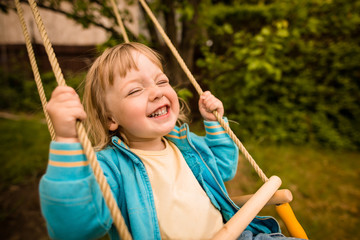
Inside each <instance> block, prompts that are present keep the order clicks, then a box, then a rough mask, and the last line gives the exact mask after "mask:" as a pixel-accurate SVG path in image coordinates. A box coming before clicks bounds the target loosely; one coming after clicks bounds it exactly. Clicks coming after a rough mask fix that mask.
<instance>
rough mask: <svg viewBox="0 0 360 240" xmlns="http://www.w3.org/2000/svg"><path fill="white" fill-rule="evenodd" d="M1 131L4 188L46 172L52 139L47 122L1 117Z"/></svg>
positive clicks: (0, 180)
mask: <svg viewBox="0 0 360 240" xmlns="http://www.w3.org/2000/svg"><path fill="white" fill-rule="evenodd" d="M0 132H1V135H0V164H1V168H0V182H1V185H0V190H1V189H2V188H4V187H7V186H9V185H13V184H19V183H23V182H26V181H27V180H28V179H29V178H32V179H35V178H37V177H38V176H39V174H42V173H43V172H44V170H45V168H46V162H47V155H48V149H49V141H50V135H49V133H48V132H47V127H46V125H45V124H44V123H41V122H40V121H39V120H36V119H33V120H25V119H23V120H18V121H14V120H7V119H0Z"/></svg>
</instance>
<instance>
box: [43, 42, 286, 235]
mask: <svg viewBox="0 0 360 240" xmlns="http://www.w3.org/2000/svg"><path fill="white" fill-rule="evenodd" d="M84 106H85V110H86V112H87V114H86V113H85V111H84V109H83V107H82V105H81V103H80V99H79V97H78V95H77V94H76V93H75V91H74V90H73V89H72V88H69V87H58V88H56V89H55V90H54V92H53V93H52V96H51V100H50V101H49V103H48V106H47V110H48V112H49V114H50V117H51V119H52V121H53V125H54V128H55V132H56V140H55V141H53V142H52V143H51V145H50V154H49V164H48V168H47V171H46V174H45V175H44V176H43V178H42V180H41V182H40V199H41V209H42V213H43V215H44V217H45V219H46V222H47V227H48V231H49V235H50V237H52V238H54V239H96V238H99V237H101V236H103V235H105V234H106V233H109V235H110V237H111V239H117V238H118V236H117V232H116V229H115V228H114V226H113V225H112V219H111V216H110V213H109V210H108V208H107V207H106V205H105V203H104V199H103V197H102V195H101V192H100V189H99V187H98V184H97V183H96V181H95V178H94V175H93V173H92V170H91V169H90V167H89V165H88V161H86V157H85V156H84V154H83V151H82V147H81V145H80V143H79V141H78V138H77V134H76V130H75V122H76V119H80V120H86V121H87V123H88V128H89V131H90V133H89V134H90V137H91V138H92V140H93V143H94V147H95V149H96V150H98V152H97V159H98V161H99V162H100V165H101V167H102V169H103V171H104V174H105V176H106V178H107V181H108V183H109V185H110V188H111V190H112V192H113V195H114V197H115V199H116V201H117V203H118V206H119V208H120V210H121V213H122V215H123V217H124V220H125V222H126V224H127V226H128V229H129V231H130V233H131V235H132V237H133V238H134V239H160V238H163V239H209V238H211V237H212V236H213V235H214V234H215V233H216V232H217V231H218V230H219V229H220V228H221V227H222V226H223V224H224V222H226V221H227V220H229V219H230V218H231V217H232V216H233V215H234V213H235V212H236V211H237V210H238V207H237V206H236V205H235V204H234V203H233V202H232V201H231V200H230V198H229V196H228V194H227V192H226V189H225V185H224V181H227V180H230V179H231V178H233V176H234V175H235V172H236V168H237V160H238V149H237V147H236V146H235V145H234V143H233V142H232V140H231V139H230V138H229V136H228V135H227V134H226V133H225V132H224V129H223V128H222V127H221V126H220V125H219V123H218V122H216V119H215V117H214V116H213V114H212V113H211V112H212V111H214V110H217V111H218V113H219V114H220V116H222V115H223V113H224V109H223V106H222V103H221V102H220V101H219V100H218V99H217V98H215V97H214V96H213V95H212V94H211V93H210V92H205V93H204V94H203V95H202V96H201V97H200V100H199V109H200V113H201V115H202V117H203V118H204V120H205V121H204V125H205V129H206V136H205V137H199V136H197V135H195V134H193V133H191V132H190V131H189V129H188V126H187V125H186V124H184V125H182V126H176V123H177V121H178V120H179V119H180V120H181V119H182V118H183V114H182V113H181V108H180V104H179V99H178V97H177V95H176V92H175V91H174V90H173V88H172V87H171V86H170V84H169V79H168V78H167V76H166V75H165V74H164V73H163V69H162V65H161V62H160V58H159V56H158V55H157V54H156V53H155V52H154V51H153V50H151V49H150V48H148V47H146V46H144V45H142V44H139V43H125V44H121V45H118V46H116V47H113V48H111V49H108V50H106V51H105V52H104V53H103V54H102V55H101V56H100V57H99V58H98V59H97V60H96V61H95V62H94V64H93V66H92V67H91V69H90V70H89V73H88V75H87V78H86V83H85V91H84ZM225 119H226V118H225ZM247 230H248V231H245V232H244V234H243V236H242V238H243V239H245V238H246V239H252V233H254V234H258V233H272V232H275V233H276V232H279V226H278V224H277V222H276V220H274V219H273V218H266V219H262V218H260V217H259V218H258V217H257V218H255V219H254V220H253V222H252V223H251V224H250V225H249V226H248V228H247ZM263 239H265V238H263Z"/></svg>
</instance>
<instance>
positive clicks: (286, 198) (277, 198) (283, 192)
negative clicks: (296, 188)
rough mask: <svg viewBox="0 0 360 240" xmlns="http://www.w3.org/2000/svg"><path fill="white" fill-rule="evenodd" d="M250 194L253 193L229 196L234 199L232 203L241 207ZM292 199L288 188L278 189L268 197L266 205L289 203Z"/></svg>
mask: <svg viewBox="0 0 360 240" xmlns="http://www.w3.org/2000/svg"><path fill="white" fill-rule="evenodd" d="M252 196H253V194H249V195H243V196H235V197H231V199H232V200H233V201H234V203H236V204H237V205H238V206H240V207H241V206H242V205H244V204H245V203H246V202H247V201H248V200H249V199H250V198H251V197H252ZM292 200H293V196H292V193H291V191H290V190H289V189H280V190H277V191H276V192H275V194H274V196H272V197H271V198H270V200H269V201H268V202H267V203H266V205H279V204H283V203H289V202H291V201H292Z"/></svg>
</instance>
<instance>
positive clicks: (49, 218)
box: [40, 121, 280, 239]
mask: <svg viewBox="0 0 360 240" xmlns="http://www.w3.org/2000/svg"><path fill="white" fill-rule="evenodd" d="M205 130H206V136H205V137H199V136H197V135H195V134H193V133H191V132H190V131H189V129H188V126H187V125H186V124H185V125H183V126H181V127H180V128H179V127H176V128H175V129H174V130H173V131H172V132H171V133H169V134H168V135H167V136H166V138H167V139H168V140H169V141H172V142H174V143H175V144H176V146H177V147H178V148H179V150H180V151H181V153H182V154H183V156H184V158H185V161H186V162H187V164H188V165H189V167H190V169H191V170H192V172H193V174H194V176H195V177H196V179H197V180H198V182H199V183H200V185H201V186H202V188H203V189H204V191H205V192H206V193H207V195H208V196H209V198H210V200H211V202H212V203H213V205H214V206H215V207H216V208H217V209H218V210H219V211H220V212H221V213H222V216H223V218H224V221H225V222H226V221H227V220H229V219H230V218H231V217H232V216H233V215H234V214H235V212H236V211H237V210H238V207H237V206H236V205H235V204H234V203H233V202H232V201H231V199H230V198H229V196H228V194H227V191H226V189H225V185H224V181H227V180H230V179H232V178H233V177H234V175H235V173H236V168H237V161H238V149H237V147H236V146H235V145H234V143H233V141H232V140H231V139H230V138H229V136H228V135H227V134H226V133H225V131H224V129H223V128H222V127H221V126H220V125H219V123H217V122H206V121H205ZM97 158H98V161H100V165H101V167H102V169H103V171H104V174H105V176H106V178H107V181H108V183H109V185H110V188H111V190H112V192H113V195H114V197H115V199H116V201H117V203H118V206H119V208H120V210H121V213H122V215H123V217H124V219H125V222H126V224H127V226H128V229H129V231H130V233H131V235H132V237H133V238H134V239H160V238H161V237H160V229H159V224H158V221H157V216H156V210H155V203H154V199H153V198H154V197H153V192H152V189H151V184H150V180H149V177H148V175H147V173H146V170H145V166H144V164H143V163H142V162H141V160H140V159H139V158H138V157H137V156H136V155H135V154H133V153H132V152H131V151H130V150H129V148H128V146H127V145H125V144H124V143H123V142H122V141H121V140H120V139H119V138H118V137H113V138H112V145H111V146H108V147H107V148H106V149H104V150H102V151H100V152H98V153H97ZM40 203H41V210H42V213H43V216H44V218H45V219H46V222H47V227H48V232H49V235H50V237H51V238H53V239H96V238H99V237H101V236H103V235H104V234H105V233H109V234H110V236H111V239H118V234H117V232H116V229H115V227H114V226H113V225H112V219H111V216H110V212H109V210H108V208H107V207H106V205H105V202H104V199H103V197H102V194H101V191H100V189H99V186H98V184H97V182H96V180H95V177H94V175H93V173H92V170H91V169H90V167H89V164H88V161H87V160H86V157H85V155H83V152H82V147H81V145H80V144H79V143H75V144H66V143H58V142H52V143H51V147H50V154H49V164H48V168H47V171H46V174H45V175H44V176H43V178H42V179H41V181H40ZM170 214H171V213H170ZM247 230H250V231H252V232H253V233H255V234H257V233H261V232H263V233H271V232H279V230H280V229H279V225H278V223H277V222H276V220H275V219H273V218H270V217H267V218H261V217H257V218H255V219H254V220H253V222H252V223H251V224H250V225H249V226H248V228H247Z"/></svg>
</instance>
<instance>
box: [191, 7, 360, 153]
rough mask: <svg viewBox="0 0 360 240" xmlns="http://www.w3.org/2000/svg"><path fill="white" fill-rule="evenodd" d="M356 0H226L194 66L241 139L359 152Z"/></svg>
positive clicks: (210, 21) (359, 21)
mask: <svg viewBox="0 0 360 240" xmlns="http://www.w3.org/2000/svg"><path fill="white" fill-rule="evenodd" d="M359 13H360V1H345V0H338V1H332V0H298V1H284V0H279V1H277V0H276V1H260V3H259V2H258V1H251V0H243V1H232V2H231V4H228V5H226V4H225V3H223V2H222V3H218V4H215V5H213V6H212V7H211V9H209V10H208V15H207V16H208V18H206V19H204V20H203V21H204V23H203V24H204V25H206V27H207V36H206V37H205V38H204V44H203V46H202V47H201V51H202V54H203V57H202V58H201V59H198V61H197V65H198V66H199V67H200V68H201V69H202V74H203V76H204V82H205V83H206V84H207V85H208V86H209V88H210V89H211V90H212V91H213V92H214V93H215V94H216V95H217V96H218V97H219V98H220V99H222V100H223V102H224V105H225V109H226V111H227V115H228V116H229V118H230V119H232V120H235V121H237V122H238V123H239V125H236V126H234V130H235V131H236V132H237V133H238V134H239V135H240V136H242V137H243V138H245V139H249V138H254V139H256V140H259V141H260V140H265V141H271V142H291V143H295V144H304V143H308V142H311V143H314V142H316V143H320V144H321V145H323V146H327V147H336V148H348V149H360V124H359V122H360V91H359V88H360V32H359V29H360V14H359Z"/></svg>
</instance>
